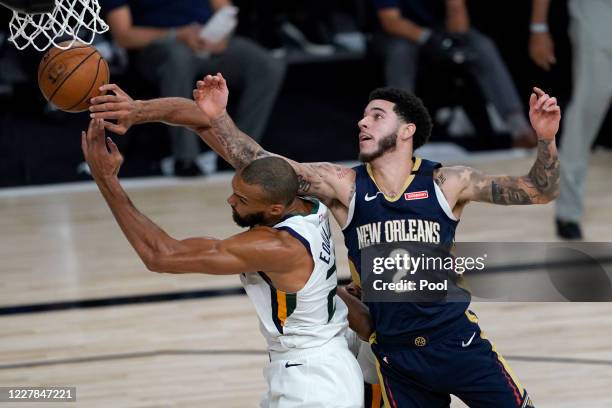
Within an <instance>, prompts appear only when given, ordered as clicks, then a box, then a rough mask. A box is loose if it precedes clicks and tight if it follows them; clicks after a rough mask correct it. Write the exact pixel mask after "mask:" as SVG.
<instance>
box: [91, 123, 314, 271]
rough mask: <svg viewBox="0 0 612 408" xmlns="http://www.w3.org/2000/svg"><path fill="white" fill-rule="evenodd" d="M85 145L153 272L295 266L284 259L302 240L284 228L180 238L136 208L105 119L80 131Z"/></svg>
mask: <svg viewBox="0 0 612 408" xmlns="http://www.w3.org/2000/svg"><path fill="white" fill-rule="evenodd" d="M81 147H82V150H83V154H84V155H85V159H86V160H87V163H88V164H89V167H90V169H91V174H92V176H93V177H94V180H95V181H96V183H97V185H98V187H99V189H100V192H101V193H102V196H103V197H104V199H105V200H106V202H107V204H108V206H109V207H110V209H111V211H112V213H113V215H114V217H115V219H116V220H117V223H118V224H119V226H120V228H121V230H122V231H123V233H124V234H125V236H126V238H127V239H128V241H129V242H130V244H131V245H132V246H133V247H134V249H135V250H136V252H137V253H138V255H139V256H140V258H141V259H142V261H143V262H144V264H145V265H146V266H147V268H148V269H150V270H152V271H155V272H167V273H207V274H214V275H222V274H238V273H243V272H253V271H258V270H264V271H268V270H269V269H270V267H271V266H273V268H274V269H276V268H278V270H280V271H283V270H289V269H290V266H291V265H287V264H284V262H293V261H292V260H294V259H295V253H296V251H299V250H303V247H302V246H301V244H300V243H299V242H295V243H294V242H292V241H291V240H288V239H283V236H282V234H281V233H279V232H278V231H276V230H274V229H272V228H265V227H259V228H254V229H251V230H250V231H247V232H244V233H241V234H238V235H235V236H233V237H230V238H228V239H225V240H218V239H214V238H191V239H186V240H176V239H174V238H172V237H171V236H169V235H168V234H167V233H166V232H164V231H163V230H162V229H161V228H159V227H158V226H157V225H155V223H153V222H152V221H151V220H149V219H148V218H147V217H146V216H144V215H143V214H142V213H141V212H140V211H138V209H137V208H136V207H135V206H134V205H133V204H132V202H131V200H130V199H129V197H128V195H127V194H126V192H125V191H124V190H123V188H122V187H121V184H120V183H119V179H118V177H117V175H118V174H119V169H120V167H121V164H122V162H123V157H122V156H121V153H120V152H119V150H118V149H117V146H116V145H115V144H114V143H113V142H112V140H111V139H110V138H105V134H104V123H103V121H102V120H101V119H96V120H92V121H91V122H90V124H89V128H88V130H87V132H83V134H82V136H81ZM107 148H108V149H109V150H110V152H109V151H108V150H107ZM273 271H274V270H273Z"/></svg>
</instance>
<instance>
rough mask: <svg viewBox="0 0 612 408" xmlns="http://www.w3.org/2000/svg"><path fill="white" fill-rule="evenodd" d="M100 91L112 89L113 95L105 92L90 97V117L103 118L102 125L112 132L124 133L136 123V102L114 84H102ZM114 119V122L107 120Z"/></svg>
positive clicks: (137, 116) (137, 111)
mask: <svg viewBox="0 0 612 408" xmlns="http://www.w3.org/2000/svg"><path fill="white" fill-rule="evenodd" d="M100 90H101V91H104V92H108V91H113V93H114V95H111V94H107V95H102V96H96V97H95V98H91V106H90V107H89V111H90V112H91V115H90V116H91V118H92V119H104V120H105V121H104V127H105V128H106V129H108V130H110V131H111V132H113V133H117V134H119V135H125V133H126V132H127V131H128V129H129V128H130V127H131V126H132V125H134V124H135V123H138V118H139V113H140V109H139V106H138V103H137V102H136V101H134V100H133V99H132V98H131V97H130V95H128V94H126V93H125V92H124V91H123V90H122V89H121V88H119V87H118V86H117V85H115V84H107V85H102V86H101V87H100ZM109 120H114V121H116V123H112V122H108V121H109Z"/></svg>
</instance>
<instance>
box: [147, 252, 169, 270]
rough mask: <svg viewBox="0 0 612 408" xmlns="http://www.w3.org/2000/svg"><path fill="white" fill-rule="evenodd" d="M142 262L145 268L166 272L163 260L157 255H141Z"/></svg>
mask: <svg viewBox="0 0 612 408" xmlns="http://www.w3.org/2000/svg"><path fill="white" fill-rule="evenodd" d="M142 262H143V263H144V264H145V266H146V267H147V270H149V271H151V272H156V273H167V272H168V271H167V269H166V266H165V265H164V262H162V261H161V259H160V258H159V257H157V256H146V257H142Z"/></svg>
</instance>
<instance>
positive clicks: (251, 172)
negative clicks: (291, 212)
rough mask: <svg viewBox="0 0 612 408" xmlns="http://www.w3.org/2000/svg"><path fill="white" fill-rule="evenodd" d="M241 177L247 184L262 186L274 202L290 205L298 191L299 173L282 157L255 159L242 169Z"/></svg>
mask: <svg viewBox="0 0 612 408" xmlns="http://www.w3.org/2000/svg"><path fill="white" fill-rule="evenodd" d="M240 177H242V180H244V182H245V183H247V184H250V185H253V184H255V185H258V186H261V187H262V189H263V190H264V191H265V193H266V196H267V198H268V200H269V201H270V203H272V204H283V205H288V204H289V203H291V202H292V201H293V200H294V199H295V197H296V195H297V192H298V187H299V184H298V178H297V174H295V171H294V170H293V167H291V165H290V164H289V163H287V161H286V160H284V159H281V158H280V157H263V158H261V159H257V160H254V161H252V162H251V163H249V164H248V165H247V166H246V167H244V168H243V169H242V170H241V172H240Z"/></svg>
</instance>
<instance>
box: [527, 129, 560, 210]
mask: <svg viewBox="0 0 612 408" xmlns="http://www.w3.org/2000/svg"><path fill="white" fill-rule="evenodd" d="M559 175H560V171H559V158H558V157H557V148H556V146H555V141H554V140H540V141H539V142H538V158H537V160H536V162H535V163H534V164H533V167H531V170H530V171H529V178H530V179H531V182H532V183H533V185H534V186H535V188H536V189H537V190H538V192H539V193H540V194H541V195H542V196H543V197H545V198H549V199H554V198H556V197H557V195H558V194H559Z"/></svg>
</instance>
